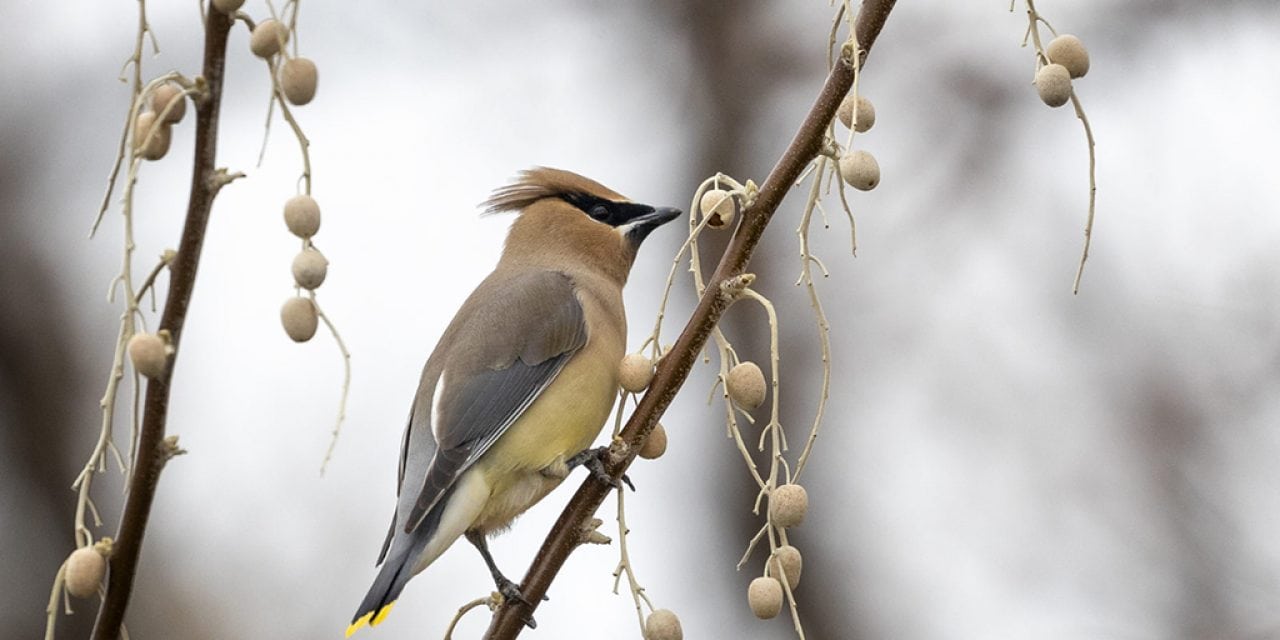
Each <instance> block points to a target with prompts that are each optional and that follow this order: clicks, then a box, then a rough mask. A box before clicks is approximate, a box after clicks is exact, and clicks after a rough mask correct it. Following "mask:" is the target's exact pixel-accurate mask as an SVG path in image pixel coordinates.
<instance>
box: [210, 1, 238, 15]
mask: <svg viewBox="0 0 1280 640" xmlns="http://www.w3.org/2000/svg"><path fill="white" fill-rule="evenodd" d="M242 6H244V0H213V8H214V9H217V10H218V11H221V12H223V13H235V12H236V11H239V10H240V7H242Z"/></svg>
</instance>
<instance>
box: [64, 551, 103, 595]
mask: <svg viewBox="0 0 1280 640" xmlns="http://www.w3.org/2000/svg"><path fill="white" fill-rule="evenodd" d="M106 573H107V559H106V558H104V557H102V554H101V553H98V551H97V550H96V549H94V548H93V547H80V548H79V549H76V550H75V551H72V552H71V555H70V556H68V557H67V573H66V581H65V584H66V585H67V591H69V592H71V595H73V596H75V597H77V598H88V597H92V596H93V594H95V593H97V592H98V585H100V584H102V577H103V576H104V575H106Z"/></svg>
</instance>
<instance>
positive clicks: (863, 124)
mask: <svg viewBox="0 0 1280 640" xmlns="http://www.w3.org/2000/svg"><path fill="white" fill-rule="evenodd" d="M855 105H856V106H855ZM855 109H856V110H857V113H858V121H857V122H856V123H855V122H854V121H853V115H854V111H855ZM836 117H837V118H840V124H843V125H844V126H845V128H847V129H853V130H854V131H857V132H858V133H863V132H865V131H866V130H868V129H870V128H871V127H873V126H875V124H876V106H875V105H874V104H871V101H870V100H868V99H866V98H864V97H862V96H858V99H857V100H856V101H855V100H854V99H853V96H852V95H848V96H845V97H844V100H842V101H841V102H840V106H839V107H838V108H837V109H836ZM855 126H856V128H855Z"/></svg>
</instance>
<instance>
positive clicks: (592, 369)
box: [348, 167, 680, 635]
mask: <svg viewBox="0 0 1280 640" xmlns="http://www.w3.org/2000/svg"><path fill="white" fill-rule="evenodd" d="M485 206H486V207H487V213H497V212H503V211H514V212H516V213H518V214H519V215H518V216H517V217H516V219H515V221H514V222H513V223H512V225H511V230H510V232H509V233H508V235H507V242H506V246H505V248H504V249H503V252H502V258H501V259H500V260H499V262H498V265H497V267H496V268H495V269H494V271H493V273H491V274H490V275H489V276H488V277H487V278H485V279H484V281H483V282H481V283H480V285H479V286H478V287H476V290H475V291H474V292H473V293H472V294H471V296H470V297H468V298H467V300H466V302H464V303H463V305H462V307H461V308H460V309H459V310H458V313H457V315H456V316H455V317H454V319H453V321H452V322H451V323H450V324H449V326H448V328H447V329H445V332H444V335H443V336H442V337H441V339H440V342H439V343H438V344H437V345H436V348H435V350H434V351H433V352H432V354H431V357H430V358H428V360H427V363H426V366H425V367H424V368H423V372H422V378H421V380H420V382H419V386H418V392H417V396H416V397H415V398H414V402H413V405H412V409H411V411H410V416H409V424H408V426H407V428H406V429H405V435H404V442H403V446H402V452H401V461H400V477H399V484H398V495H399V500H398V502H397V506H396V513H395V518H394V519H393V521H392V527H391V531H390V532H389V533H388V536H387V541H386V544H384V546H383V553H382V557H381V558H380V559H379V561H380V562H382V561H383V560H385V562H382V569H381V571H380V572H379V574H378V576H377V577H376V578H375V580H374V584H373V586H372V588H370V590H369V592H368V594H367V595H366V596H365V599H364V602H363V603H362V604H361V607H360V610H359V611H358V612H357V614H356V616H355V619H354V621H353V623H352V625H351V626H350V627H349V628H348V635H350V634H351V633H352V632H354V631H355V630H356V629H359V628H360V627H361V626H362V625H363V624H365V623H366V622H371V623H372V624H377V623H378V622H380V621H381V620H382V618H383V617H385V615H386V613H387V611H389V610H390V606H391V604H392V603H393V602H394V600H395V598H396V597H397V596H398V595H399V594H400V592H401V590H402V589H403V588H404V585H405V583H407V582H408V580H409V578H411V577H412V576H413V575H414V574H416V573H418V572H419V571H422V570H423V569H425V568H426V567H427V566H428V565H429V564H431V562H432V561H434V560H435V559H436V558H437V557H438V556H439V555H440V554H441V553H443V552H444V550H445V549H446V548H448V547H449V546H450V545H451V544H452V543H453V542H454V541H455V540H456V539H457V538H458V536H460V535H463V534H466V536H467V538H468V539H469V540H470V541H472V542H473V543H474V544H475V545H476V546H477V548H479V549H480V552H481V554H482V555H483V556H484V558H485V560H486V562H487V563H488V565H489V568H490V571H491V572H492V573H493V576H494V580H495V582H496V583H497V585H498V588H499V590H500V591H502V592H503V593H504V594H506V595H508V596H509V597H518V596H519V590H518V588H517V587H516V585H514V584H513V583H511V582H510V581H509V580H507V579H506V578H505V577H503V576H502V574H501V573H499V572H498V569H497V566H496V564H495V563H494V562H493V560H492V557H491V556H489V554H488V550H487V548H486V545H485V542H484V540H485V538H484V536H485V535H487V534H489V533H492V532H495V531H500V530H502V529H504V528H506V527H507V526H509V525H510V523H511V521H512V520H513V519H514V518H516V517H517V516H519V515H520V514H521V513H523V512H524V511H525V510H526V509H528V508H529V507H530V506H532V505H533V504H534V503H536V502H537V501H538V500H540V499H541V498H542V497H543V496H545V495H546V494H547V493H548V492H550V491H551V490H552V489H554V488H555V487H556V486H557V485H558V484H559V483H560V482H561V481H562V480H563V479H564V477H565V476H566V475H567V474H568V472H569V468H568V466H567V464H566V462H567V461H568V460H569V459H570V458H572V457H573V456H574V455H575V454H577V453H580V452H582V451H583V450H585V449H587V448H588V447H589V446H590V445H591V443H592V442H593V441H594V440H595V438H596V436H597V435H598V434H599V432H600V430H601V427H602V426H603V425H604V422H605V420H606V419H607V418H608V416H609V412H610V410H611V408H612V404H613V399H614V397H615V393H616V391H617V371H618V363H619V361H620V360H621V359H622V355H623V352H624V351H625V348H626V335H627V325H626V314H625V311H624V309H623V305H622V286H623V285H624V284H625V283H626V280H627V275H628V273H629V272H630V270H631V264H632V262H633V261H634V259H635V255H636V250H637V249H638V248H639V245H640V243H641V242H642V241H643V240H644V238H645V237H646V236H647V235H648V233H649V232H650V231H652V230H653V229H654V228H656V227H658V226H660V225H661V224H663V223H665V222H667V221H669V220H671V219H673V218H674V217H676V216H677V215H679V213H680V212H679V211H676V210H674V209H654V208H653V207H650V206H647V205H642V204H636V203H632V202H630V201H629V200H627V199H626V198H625V197H623V196H622V195H620V194H618V193H617V192H615V191H613V190H611V189H609V188H607V187H605V186H603V185H601V184H600V183H598V182H595V181H594V180H590V179H588V178H584V177H582V176H580V175H577V174H574V173H571V172H568V171H563V170H559V169H550V168H546V167H539V168H535V169H530V170H528V171H525V172H523V173H521V174H520V176H519V178H518V179H517V180H516V182H514V183H513V184H511V185H508V186H505V187H502V188H500V189H498V190H497V191H495V192H494V194H493V196H492V197H491V198H490V199H489V200H488V201H487V202H486V203H485Z"/></svg>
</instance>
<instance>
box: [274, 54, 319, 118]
mask: <svg viewBox="0 0 1280 640" xmlns="http://www.w3.org/2000/svg"><path fill="white" fill-rule="evenodd" d="M317 81H318V76H317V74H316V63H314V62H312V61H311V59H310V58H290V59H288V60H286V61H285V63H284V65H283V66H282V67H281V68H280V88H281V89H283V90H284V97H285V98H288V99H289V103H290V104H296V105H298V106H302V105H304V104H306V103H308V102H311V99H312V98H314V97H316V82H317Z"/></svg>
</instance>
